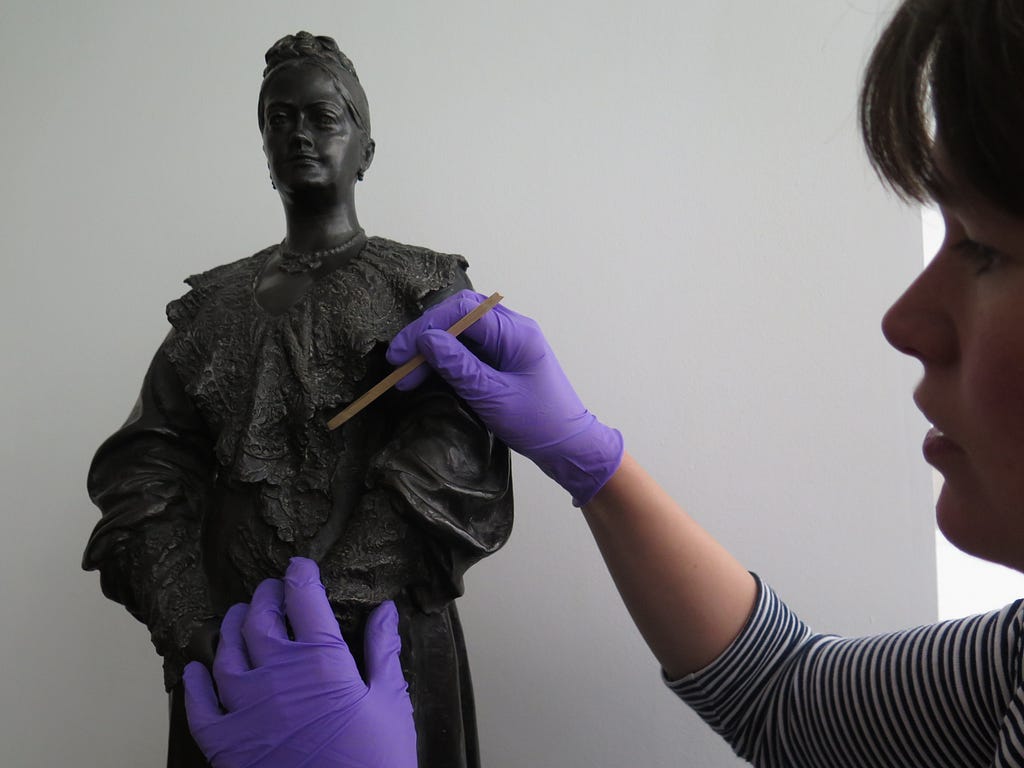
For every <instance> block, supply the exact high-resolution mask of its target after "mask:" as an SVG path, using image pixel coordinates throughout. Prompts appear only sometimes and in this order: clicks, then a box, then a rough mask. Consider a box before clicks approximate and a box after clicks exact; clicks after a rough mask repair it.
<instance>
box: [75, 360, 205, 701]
mask: <svg viewBox="0 0 1024 768" xmlns="http://www.w3.org/2000/svg"><path fill="white" fill-rule="evenodd" d="M165 343H166V342H165ZM214 472H215V461H214V459H213V451H212V444H211V440H210V437H209V435H208V430H207V428H206V425H205V422H204V421H203V419H202V417H201V416H200V414H199V413H198V412H197V410H196V409H195V406H194V405H193V403H192V402H191V400H190V399H189V397H188V395H187V394H186V393H185V391H184V388H183V387H182V384H181V381H180V379H179V378H178V375H177V373H176V372H175V370H174V368H173V367H172V365H171V363H170V361H169V360H168V358H167V356H166V354H165V353H164V351H163V347H161V349H160V350H158V351H157V353H156V356H155V357H154V358H153V362H152V364H151V365H150V368H149V370H148V371H147V373H146V377H145V380H144V381H143V385H142V391H141V393H140V395H139V399H138V402H137V403H136V405H135V408H134V409H133V410H132V412H131V414H130V415H129V417H128V420H127V421H126V422H125V424H124V426H122V427H121V429H119V430H118V431H117V432H116V433H114V434H113V435H112V436H111V437H110V438H108V439H107V440H106V441H105V442H104V443H103V444H102V445H101V446H100V448H99V450H98V451H97V452H96V456H95V458H94V459H93V462H92V465H91V467H90V469H89V477H88V488H89V496H90V497H91V498H92V500H93V502H94V503H95V504H96V505H97V506H98V507H99V508H100V510H101V512H102V518H101V519H100V521H99V523H98V524H97V525H96V528H95V529H94V530H93V533H92V536H91V537H90V539H89V543H88V545H87V546H86V549H85V555H84V557H83V560H82V567H83V568H85V569H86V570H99V572H100V584H101V586H102V588H103V593H104V594H105V595H106V596H107V597H109V598H110V599H111V600H115V601H117V602H119V603H122V604H123V605H124V606H125V608H127V609H128V611H129V612H130V613H131V614H132V615H133V616H135V618H137V619H139V620H140V621H142V622H144V623H145V624H146V626H147V627H149V630H150V634H151V637H152V640H153V644H154V645H155V646H156V650H157V652H158V653H160V655H161V656H163V657H164V660H165V664H164V667H165V670H180V668H181V666H182V664H183V662H184V660H185V653H184V649H185V647H186V646H187V645H188V643H189V640H190V639H191V637H192V634H193V632H194V631H195V630H196V629H197V628H198V627H199V626H200V625H202V624H204V623H206V622H210V621H213V620H214V618H215V617H214V616H213V612H212V610H211V607H210V602H209V590H208V584H207V581H206V577H205V575H204V571H203V568H202V562H201V556H200V533H201V527H202V519H203V515H204V512H205V508H206V505H207V504H208V503H209V500H210V498H211V489H212V481H213V475H214ZM176 675H177V673H176V672H174V673H171V674H170V676H169V678H168V679H167V680H166V681H165V682H166V683H167V685H168V686H169V687H170V686H171V685H173V684H174V683H175V682H176V679H175V680H172V679H170V677H176Z"/></svg>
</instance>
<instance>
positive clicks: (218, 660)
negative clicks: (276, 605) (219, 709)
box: [213, 603, 252, 687]
mask: <svg viewBox="0 0 1024 768" xmlns="http://www.w3.org/2000/svg"><path fill="white" fill-rule="evenodd" d="M248 613H249V605H248V604H247V603H236V604H235V605H232V606H231V607H230V608H228V612H227V613H226V614H224V620H223V621H222V622H221V623H220V642H218V643H217V653H216V655H215V656H214V657H213V676H214V678H216V680H217V685H219V686H222V687H223V686H224V685H227V684H229V681H230V680H231V679H232V678H236V677H238V676H239V675H242V674H244V673H245V672H248V671H249V670H250V669H252V663H251V661H250V660H249V654H248V652H247V651H246V650H245V640H244V639H243V638H242V625H243V624H244V623H245V617H246V616H247V615H248Z"/></svg>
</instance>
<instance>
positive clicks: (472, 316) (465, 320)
mask: <svg viewBox="0 0 1024 768" xmlns="http://www.w3.org/2000/svg"><path fill="white" fill-rule="evenodd" d="M503 298H504V296H502V295H501V294H500V293H492V294H491V295H490V296H488V297H487V299H486V300H485V301H483V302H481V303H480V304H479V305H478V306H476V307H475V308H474V309H472V310H471V311H469V312H468V313H466V314H465V315H464V316H463V317H462V318H461V319H459V320H457V321H456V322H455V324H454V325H452V327H451V328H449V329H448V333H450V334H451V335H452V336H458V335H459V334H460V333H462V332H463V331H464V330H466V329H467V328H469V326H471V325H472V324H473V323H475V322H476V321H477V320H479V319H480V318H481V317H483V316H484V315H486V314H487V313H488V312H490V311H491V310H492V309H494V307H496V306H497V305H498V302H499V301H501V300H502V299H503ZM426 361H427V360H426V358H425V357H423V355H416V357H414V358H412V359H411V360H409V361H408V362H407V363H405V364H404V365H401V366H399V367H398V368H395V370H393V371H392V372H391V373H390V374H388V375H387V376H385V377H384V378H383V379H381V380H380V381H379V382H377V384H375V385H374V386H373V387H372V388H371V389H370V390H369V391H368V392H367V393H366V394H365V395H363V396H362V397H360V398H359V399H358V400H354V401H352V403H350V404H349V406H348V407H347V408H345V410H343V411H342V412H341V413H339V414H338V415H337V416H335V417H334V418H333V419H331V420H330V421H328V422H327V428H328V429H337V428H338V427H340V426H341V425H342V424H344V423H345V422H346V421H348V420H349V419H351V418H352V417H353V416H355V415H356V414H357V413H359V412H360V411H361V410H363V409H364V408H365V407H366V406H368V405H369V404H370V403H372V402H373V401H374V400H376V399H377V398H378V397H380V396H381V395H383V394H384V393H385V392H387V391H388V390H389V389H391V388H392V387H393V386H395V384H397V383H398V382H400V381H401V380H402V379H404V378H405V377H406V376H408V375H409V374H410V373H412V372H413V371H414V370H416V369H417V368H419V367H420V366H421V365H423V363H425V362H426Z"/></svg>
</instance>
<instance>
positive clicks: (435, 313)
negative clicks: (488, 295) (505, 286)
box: [386, 290, 485, 365]
mask: <svg viewBox="0 0 1024 768" xmlns="http://www.w3.org/2000/svg"><path fill="white" fill-rule="evenodd" d="M484 300H485V297H484V296H483V295H481V294H479V293H476V292H475V291H470V290H463V291H459V292H458V293H456V294H454V295H452V296H449V297H448V298H447V299H445V300H444V301H442V302H440V303H439V304H435V305H434V306H432V307H430V308H429V309H427V310H426V311H425V312H424V313H423V314H422V315H420V316H419V317H418V318H416V319H415V320H413V321H412V322H411V323H409V324H408V325H407V326H405V328H403V329H402V330H401V331H399V332H398V334H397V335H396V336H395V338H393V339H392V340H391V343H390V344H389V345H388V350H387V353H386V357H387V360H388V362H389V363H391V364H392V365H402V363H405V362H407V361H408V360H409V359H410V358H412V357H415V355H416V354H417V349H416V338H417V337H418V336H419V335H420V334H421V333H423V332H424V331H428V330H431V329H435V328H440V329H441V330H446V329H447V328H449V327H451V326H452V325H453V324H454V323H455V322H456V321H457V320H459V319H461V318H462V317H463V316H464V315H466V314H468V313H469V312H471V311H472V310H473V309H474V308H475V307H476V306H477V305H479V304H480V303H481V302H483V301H484Z"/></svg>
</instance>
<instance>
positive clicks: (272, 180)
mask: <svg viewBox="0 0 1024 768" xmlns="http://www.w3.org/2000/svg"><path fill="white" fill-rule="evenodd" d="M270 186H272V187H273V188H274V189H277V184H275V183H274V177H273V176H271V177H270Z"/></svg>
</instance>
